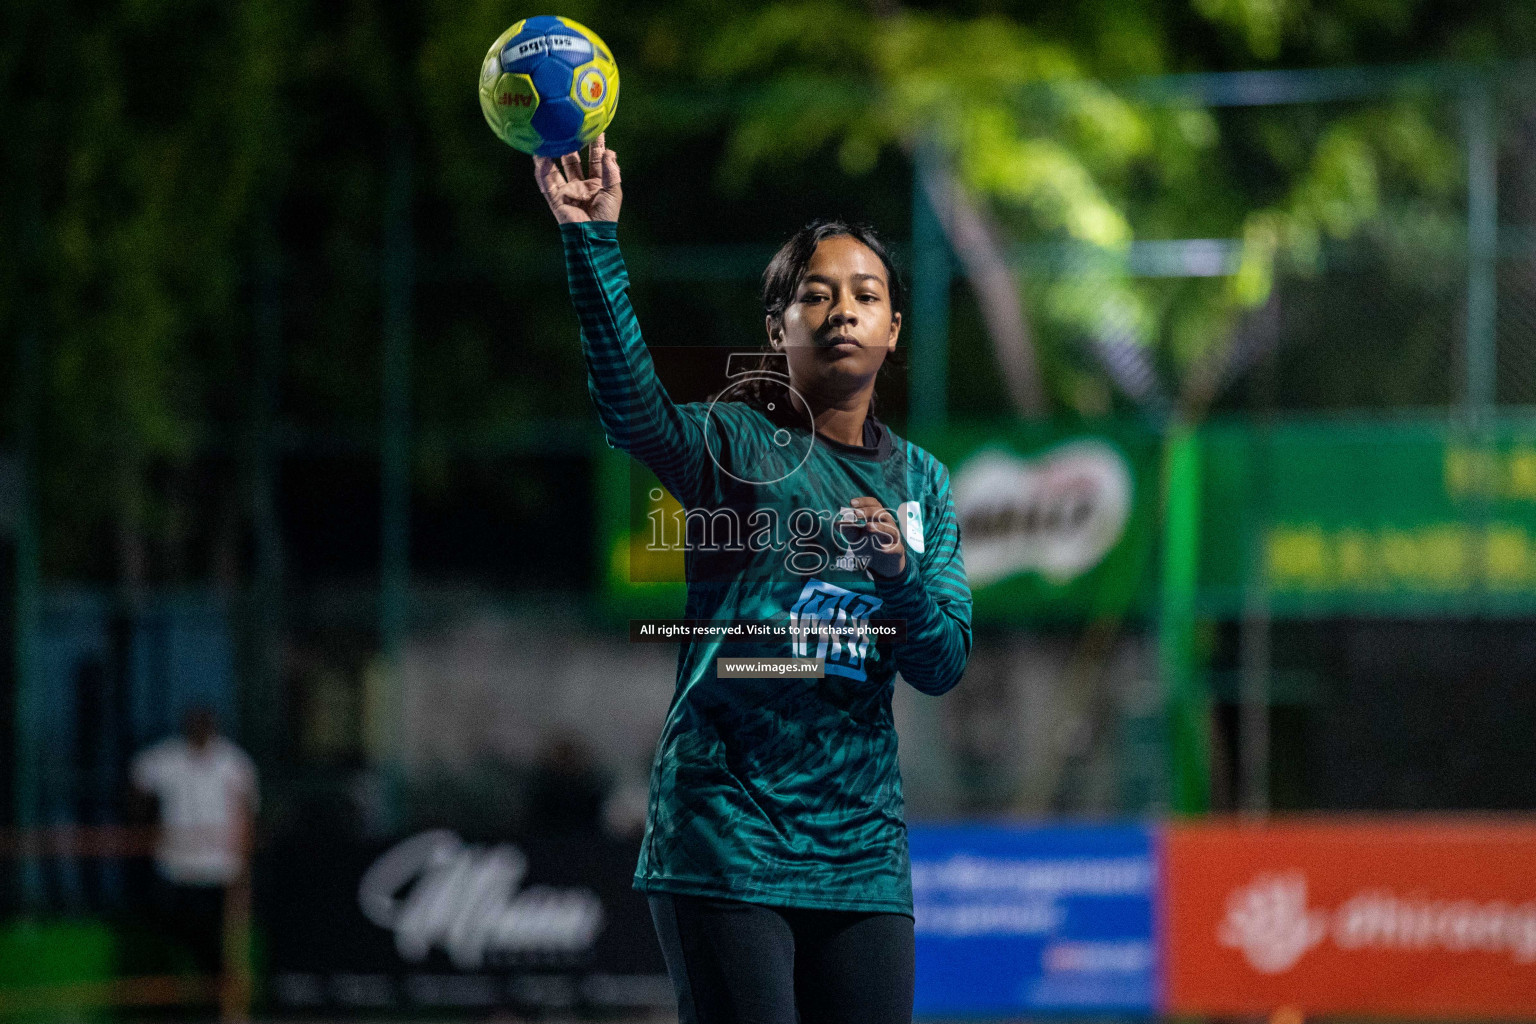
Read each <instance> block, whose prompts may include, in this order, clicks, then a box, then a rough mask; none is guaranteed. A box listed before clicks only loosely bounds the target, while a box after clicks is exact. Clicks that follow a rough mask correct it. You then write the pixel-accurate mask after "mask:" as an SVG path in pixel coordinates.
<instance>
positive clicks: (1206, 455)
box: [599, 419, 1536, 625]
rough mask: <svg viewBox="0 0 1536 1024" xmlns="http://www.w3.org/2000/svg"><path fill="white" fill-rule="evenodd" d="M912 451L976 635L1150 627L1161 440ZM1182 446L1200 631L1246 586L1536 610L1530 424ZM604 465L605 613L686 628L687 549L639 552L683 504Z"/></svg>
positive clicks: (642, 475)
mask: <svg viewBox="0 0 1536 1024" xmlns="http://www.w3.org/2000/svg"><path fill="white" fill-rule="evenodd" d="M921 441H922V443H923V444H924V446H925V447H927V448H928V449H929V450H930V451H932V452H933V453H934V454H935V455H936V456H938V458H939V459H940V460H942V461H943V462H944V463H945V464H946V465H947V466H948V467H949V469H950V479H951V486H952V489H953V492H954V496H955V507H956V515H957V516H958V518H959V519H960V527H961V536H962V541H963V545H964V552H965V561H966V571H967V574H968V575H969V577H970V581H971V587H972V591H973V593H974V595H975V600H976V618H977V621H978V622H981V623H987V622H992V623H1009V624H1017V625H1049V624H1052V623H1066V622H1081V621H1084V620H1091V619H1099V618H1104V617H1115V616H1131V617H1138V618H1149V617H1151V616H1153V615H1155V614H1156V613H1157V611H1158V607H1159V603H1160V600H1161V599H1160V597H1159V593H1160V591H1159V584H1158V576H1159V572H1160V569H1159V560H1158V557H1157V554H1158V545H1159V543H1160V533H1159V527H1158V523H1159V518H1160V515H1161V495H1160V485H1161V481H1162V478H1163V474H1164V470H1165V467H1164V466H1163V465H1162V463H1163V460H1164V451H1163V444H1164V438H1163V437H1162V436H1161V435H1160V434H1159V433H1158V432H1157V431H1155V430H1153V429H1151V428H1150V427H1147V426H1145V425H1142V424H1138V423H1122V422H1097V423H1087V424H1076V425H1072V424H1028V423H1010V424H976V425H963V426H956V427H952V428H950V429H948V430H946V431H944V432H943V433H941V434H937V435H934V436H931V437H927V438H923V439H921ZM1190 450H1191V451H1192V452H1197V453H1198V455H1197V456H1196V458H1197V460H1198V462H1197V465H1196V466H1195V467H1194V471H1193V472H1192V473H1191V474H1190V479H1191V480H1197V481H1198V484H1197V486H1198V488H1199V522H1198V529H1197V531H1196V532H1197V534H1198V544H1199V547H1198V553H1199V557H1198V560H1197V561H1198V565H1197V566H1196V568H1195V570H1194V571H1195V573H1196V578H1197V579H1198V600H1197V612H1198V615H1199V616H1200V617H1202V618H1235V617H1237V616H1238V615H1240V614H1241V613H1242V609H1243V604H1244V600H1245V594H1246V592H1247V590H1248V588H1249V586H1250V585H1255V586H1261V587H1263V588H1264V591H1263V592H1264V594H1266V595H1267V599H1268V602H1269V611H1270V613H1271V614H1272V615H1275V616H1279V617H1282V618H1286V617H1289V618H1321V617H1330V616H1338V615H1407V616H1415V615H1425V616H1438V615H1480V614H1494V615H1498V614H1510V615H1514V614H1522V615H1523V614H1536V420H1530V421H1527V420H1512V419H1505V420H1502V421H1500V422H1499V423H1497V424H1495V425H1494V426H1492V427H1490V428H1488V429H1486V430H1484V431H1482V432H1480V433H1477V434H1473V433H1471V432H1468V431H1464V430H1460V429H1458V428H1457V427H1456V425H1454V424H1452V423H1448V422H1446V421H1444V420H1415V421H1381V422H1369V421H1353V422H1351V421H1339V422H1331V421H1320V420H1309V421H1291V422H1283V423H1276V424H1272V425H1255V424H1251V423H1214V424H1206V425H1204V426H1201V427H1200V428H1199V429H1198V431H1197V432H1196V434H1195V443H1194V444H1193V446H1192V447H1191V448H1190ZM599 466H600V470H601V481H602V486H601V489H600V490H601V495H602V500H603V505H604V515H603V520H602V522H603V528H602V530H601V531H600V541H599V543H600V544H601V549H600V552H599V554H600V559H601V564H602V565H603V566H605V586H604V588H603V593H604V605H605V607H606V608H608V609H609V610H610V611H612V612H614V613H617V614H622V615H632V616H641V615H669V614H677V613H678V610H679V609H681V608H682V603H683V585H682V583H681V582H677V581H680V580H681V577H682V552H681V550H656V549H652V548H650V547H648V546H647V544H646V542H645V538H646V537H647V536H649V535H650V531H649V530H648V526H649V524H650V523H651V522H652V521H653V520H655V519H656V517H659V516H666V515H669V514H675V513H677V512H678V511H679V510H678V509H677V508H676V503H675V502H674V501H673V500H672V498H671V496H670V495H667V494H666V493H665V492H664V491H662V490H661V489H660V487H659V486H658V485H657V483H656V481H655V478H654V477H652V476H651V475H650V474H649V473H648V472H646V471H645V470H644V468H642V467H638V466H635V465H633V464H632V463H630V461H629V460H628V459H627V458H625V457H624V456H622V455H620V454H619V453H617V452H613V451H610V450H607V449H604V451H603V452H602V454H601V456H600V458H599ZM657 580H661V581H667V580H670V581H672V582H650V581H657Z"/></svg>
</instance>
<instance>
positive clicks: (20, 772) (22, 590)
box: [15, 327, 43, 910]
mask: <svg viewBox="0 0 1536 1024" xmlns="http://www.w3.org/2000/svg"><path fill="white" fill-rule="evenodd" d="M39 347H40V346H39V341H38V336H37V332H36V330H34V329H32V328H30V327H29V328H26V329H24V330H23V331H22V335H21V365H20V371H21V373H20V378H21V379H20V380H19V381H18V384H17V387H18V389H19V391H20V396H19V397H20V401H19V402H18V403H17V413H18V415H19V417H20V420H21V423H20V429H19V431H18V434H19V447H20V449H21V453H20V454H21V458H20V463H21V464H20V466H19V467H18V470H17V477H18V480H17V489H18V491H19V492H20V493H19V495H18V500H17V513H18V514H17V522H16V705H15V707H16V725H15V729H16V761H15V766H16V776H15V786H16V792H15V800H16V811H15V820H16V827H17V828H18V829H20V830H22V831H23V832H24V831H26V830H27V829H31V828H35V827H37V825H38V824H39V822H40V815H41V811H42V801H41V797H40V792H41V786H42V775H41V768H42V765H41V759H42V754H43V751H42V734H41V731H40V728H39V726H40V721H39V719H40V717H41V712H42V707H41V701H42V679H41V678H40V675H39V662H38V636H39V633H40V632H41V628H42V565H41V563H42V553H41V549H40V544H39V537H38V522H37V479H38V466H37V462H38V456H37V419H38V414H39V411H40V409H39V407H40V405H41V403H40V401H39V395H40V393H41V391H42V365H41V363H42V360H41V353H40V351H39ZM18 870H19V872H20V874H19V878H18V882H19V885H20V888H21V900H22V905H23V906H24V907H26V909H28V910H38V909H41V906H42V900H43V876H42V866H41V864H40V862H39V861H38V858H37V857H36V855H34V854H28V855H27V856H25V857H23V858H21V860H20V862H19V864H18Z"/></svg>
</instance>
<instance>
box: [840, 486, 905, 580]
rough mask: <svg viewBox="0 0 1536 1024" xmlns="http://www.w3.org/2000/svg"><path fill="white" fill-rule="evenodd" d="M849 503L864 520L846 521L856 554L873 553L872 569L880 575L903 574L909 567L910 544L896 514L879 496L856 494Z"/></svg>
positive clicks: (844, 525)
mask: <svg viewBox="0 0 1536 1024" xmlns="http://www.w3.org/2000/svg"><path fill="white" fill-rule="evenodd" d="M848 507H849V508H851V509H853V510H854V511H855V512H856V513H858V514H859V515H861V516H862V517H863V520H864V521H863V523H842V524H839V525H840V529H841V530H842V533H843V538H844V539H845V540H847V541H848V543H849V550H850V551H852V552H854V553H855V554H868V555H869V571H870V572H872V573H874V574H875V575H876V576H900V575H901V574H902V573H904V572H906V570H907V548H906V545H905V544H904V543H903V542H902V539H901V530H900V529H899V528H898V527H897V526H896V517H895V516H893V515H892V514H891V512H890V510H889V509H887V508H885V507H883V506H882V505H881V504H880V501H879V499H878V498H871V497H868V496H865V497H859V498H854V499H853V500H852V501H850V502H849V503H848Z"/></svg>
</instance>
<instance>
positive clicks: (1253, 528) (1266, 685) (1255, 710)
mask: <svg viewBox="0 0 1536 1024" xmlns="http://www.w3.org/2000/svg"><path fill="white" fill-rule="evenodd" d="M1255 435H1256V438H1255V440H1256V444H1255V445H1254V447H1255V451H1254V453H1253V454H1254V457H1253V459H1252V460H1251V461H1250V465H1251V466H1252V467H1253V473H1254V477H1255V486H1254V489H1253V492H1252V493H1251V494H1250V496H1249V502H1250V506H1249V516H1248V518H1249V522H1250V526H1249V529H1248V572H1247V586H1246V590H1245V593H1244V595H1243V621H1242V625H1241V627H1240V630H1241V632H1240V639H1239V641H1238V644H1239V647H1240V648H1241V659H1242V684H1241V687H1240V689H1241V694H1240V696H1239V701H1240V705H1239V719H1240V722H1239V732H1240V734H1241V736H1242V749H1241V751H1240V753H1239V760H1240V762H1241V764H1242V780H1241V787H1242V788H1241V790H1240V793H1241V804H1240V806H1241V807H1242V809H1243V810H1244V811H1246V812H1248V813H1249V814H1251V815H1254V816H1256V817H1264V816H1265V815H1267V814H1268V813H1269V774H1270V772H1269V756H1270V754H1269V750H1270V742H1269V708H1270V693H1271V686H1270V675H1271V651H1270V626H1271V613H1270V607H1269V572H1268V567H1267V565H1266V563H1265V557H1264V537H1265V534H1266V532H1267V530H1268V525H1269V516H1268V507H1267V502H1266V501H1265V500H1264V498H1265V497H1266V495H1265V488H1266V474H1267V473H1268V472H1269V467H1268V465H1267V462H1268V460H1267V459H1266V458H1264V454H1265V451H1264V450H1265V449H1266V448H1267V446H1268V442H1269V438H1268V432H1267V430H1266V429H1265V428H1264V427H1262V426H1261V427H1258V428H1257V429H1256V430H1255ZM1254 506H1258V507H1257V508H1255V507H1254Z"/></svg>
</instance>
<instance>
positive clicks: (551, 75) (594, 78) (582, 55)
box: [480, 15, 619, 156]
mask: <svg viewBox="0 0 1536 1024" xmlns="http://www.w3.org/2000/svg"><path fill="white" fill-rule="evenodd" d="M618 105H619V66H618V64H617V63H615V62H614V59H613V51H611V50H609V49H608V45H607V44H606V43H604V42H603V41H602V39H600V38H599V37H598V35H597V33H596V32H593V31H592V30H591V29H589V28H587V27H586V26H585V25H580V24H577V23H576V22H574V21H572V20H571V19H570V18H560V17H555V16H552V15H544V16H541V17H537V18H525V19H523V20H522V21H519V22H518V23H517V24H515V25H513V26H512V27H511V28H509V29H507V30H506V31H505V32H503V33H502V34H501V37H500V38H498V39H497V40H496V42H494V43H492V44H491V49H490V51H489V52H488V53H486V55H485V63H484V64H482V65H481V67H480V109H481V110H482V111H483V112H484V113H485V120H486V123H487V124H489V125H490V126H491V131H493V132H495V133H496V135H497V137H498V138H500V139H501V140H502V141H503V142H505V143H506V144H507V145H509V146H511V147H512V148H513V149H519V150H522V151H523V152H524V153H533V154H536V155H538V156H563V155H564V154H566V153H574V152H576V150H578V149H580V148H581V147H583V146H585V145H587V143H589V142H591V141H592V140H593V139H595V138H597V134H598V132H601V131H603V130H604V129H606V128H607V127H608V125H609V122H611V121H612V120H613V113H614V111H615V110H616V109H617V108H618Z"/></svg>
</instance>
